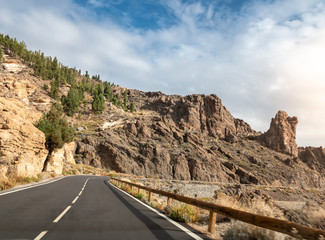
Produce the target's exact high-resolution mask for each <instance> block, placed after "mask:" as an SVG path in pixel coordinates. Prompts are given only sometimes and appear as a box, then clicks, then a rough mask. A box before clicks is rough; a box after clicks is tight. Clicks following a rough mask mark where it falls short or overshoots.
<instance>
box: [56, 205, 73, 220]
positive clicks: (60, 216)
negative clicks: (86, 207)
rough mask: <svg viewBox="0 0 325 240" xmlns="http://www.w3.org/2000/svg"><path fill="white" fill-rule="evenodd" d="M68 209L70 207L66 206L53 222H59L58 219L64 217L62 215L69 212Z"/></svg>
mask: <svg viewBox="0 0 325 240" xmlns="http://www.w3.org/2000/svg"><path fill="white" fill-rule="evenodd" d="M70 208H71V206H68V207H67V208H66V209H65V210H64V211H63V212H62V213H61V214H60V215H59V216H58V217H57V218H56V219H55V220H54V221H53V222H54V223H57V222H58V221H60V219H61V218H62V217H63V216H64V214H66V213H67V211H69V209H70Z"/></svg>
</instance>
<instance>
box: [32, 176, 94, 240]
mask: <svg viewBox="0 0 325 240" xmlns="http://www.w3.org/2000/svg"><path fill="white" fill-rule="evenodd" d="M88 180H89V178H88V179H87V180H86V182H85V184H84V185H83V187H82V189H81V191H80V193H79V194H78V196H77V197H76V198H75V199H74V200H73V201H72V204H74V203H75V202H76V201H77V200H78V199H79V197H80V195H81V194H82V192H83V190H85V187H86V185H87V182H88ZM56 181H58V180H56ZM53 182H54V181H53ZM46 184H48V183H46ZM26 189H27V188H26ZM70 208H71V206H68V207H67V208H66V209H65V210H64V211H63V212H62V213H61V214H60V215H59V216H58V217H57V218H56V219H55V220H54V221H53V222H54V223H57V222H59V221H60V219H61V218H62V217H63V216H64V215H65V214H66V213H67V212H68V211H69V209H70ZM47 232H48V231H47V230H46V231H43V232H41V233H40V234H38V236H37V237H36V238H34V240H40V239H41V238H42V237H44V235H45V234H46V233H47Z"/></svg>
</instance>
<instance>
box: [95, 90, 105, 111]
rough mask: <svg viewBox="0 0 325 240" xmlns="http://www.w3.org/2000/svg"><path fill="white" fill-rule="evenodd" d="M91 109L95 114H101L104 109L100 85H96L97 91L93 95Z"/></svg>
mask: <svg viewBox="0 0 325 240" xmlns="http://www.w3.org/2000/svg"><path fill="white" fill-rule="evenodd" d="M92 109H93V110H94V111H95V113H96V114H100V113H102V111H104V109H105V100H104V97H103V88H102V86H101V84H98V85H97V89H96V91H95V93H94V101H93V103H92Z"/></svg>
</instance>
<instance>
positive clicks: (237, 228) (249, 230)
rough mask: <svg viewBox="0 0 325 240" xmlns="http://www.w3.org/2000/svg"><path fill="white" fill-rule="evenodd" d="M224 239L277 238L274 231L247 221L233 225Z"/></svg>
mask: <svg viewBox="0 0 325 240" xmlns="http://www.w3.org/2000/svg"><path fill="white" fill-rule="evenodd" d="M223 239H224V240H273V239H276V238H275V234H274V232H272V231H270V230H267V229H264V228H259V227H255V226H252V225H249V224H245V223H238V222H236V223H235V224H233V225H232V227H231V228H229V229H228V230H227V232H226V233H225V234H224V235H223Z"/></svg>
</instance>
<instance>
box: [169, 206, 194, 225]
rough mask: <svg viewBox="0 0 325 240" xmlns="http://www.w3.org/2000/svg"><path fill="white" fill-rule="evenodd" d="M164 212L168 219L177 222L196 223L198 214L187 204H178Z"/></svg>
mask: <svg viewBox="0 0 325 240" xmlns="http://www.w3.org/2000/svg"><path fill="white" fill-rule="evenodd" d="M166 212H167V213H168V214H169V216H170V218H172V219H174V220H176V221H179V222H198V221H199V212H198V210H197V208H196V207H193V206H191V205H188V204H183V203H182V204H178V205H174V206H172V207H167V208H166Z"/></svg>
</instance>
